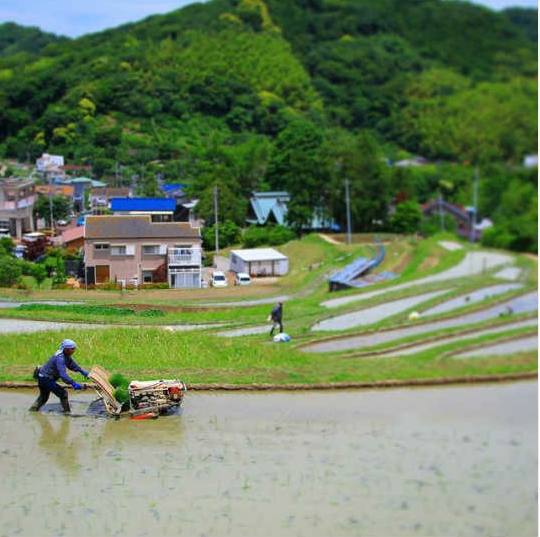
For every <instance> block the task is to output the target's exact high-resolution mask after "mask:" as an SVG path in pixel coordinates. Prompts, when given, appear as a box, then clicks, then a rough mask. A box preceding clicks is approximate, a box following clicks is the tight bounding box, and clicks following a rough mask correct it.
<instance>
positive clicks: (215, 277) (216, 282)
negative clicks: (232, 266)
mask: <svg viewBox="0 0 540 537" xmlns="http://www.w3.org/2000/svg"><path fill="white" fill-rule="evenodd" d="M210 285H211V286H212V287H227V278H226V276H225V273H224V272H222V271H221V270H215V271H214V272H212V280H211V281H210Z"/></svg>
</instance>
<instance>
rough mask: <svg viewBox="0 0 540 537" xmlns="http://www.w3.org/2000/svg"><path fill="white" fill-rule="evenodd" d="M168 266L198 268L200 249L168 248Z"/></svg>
mask: <svg viewBox="0 0 540 537" xmlns="http://www.w3.org/2000/svg"><path fill="white" fill-rule="evenodd" d="M167 260H168V264H169V265H182V266H187V265H190V266H200V265H201V249H200V248H169V251H168V254H167Z"/></svg>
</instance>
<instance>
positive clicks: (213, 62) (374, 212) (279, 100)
mask: <svg viewBox="0 0 540 537" xmlns="http://www.w3.org/2000/svg"><path fill="white" fill-rule="evenodd" d="M535 17H536V11H534V10H523V11H520V12H519V13H517V12H514V11H511V10H507V11H506V12H502V13H497V12H494V11H491V10H489V9H486V8H483V7H480V6H477V5H472V4H468V3H466V2H461V1H455V2H454V1H441V0H407V1H404V0H377V2H374V1H372V0H289V1H287V2H283V1H281V0H211V1H209V2H207V3H204V4H193V5H191V6H188V7H186V8H184V9H181V10H177V11H174V12H171V13H169V14H166V15H159V16H152V17H149V18H148V19H146V20H144V21H141V22H138V23H134V24H128V25H125V26H122V27H119V28H116V29H113V30H108V31H106V32H101V33H97V34H92V35H88V36H84V37H81V38H79V39H75V40H54V39H52V40H51V41H50V42H48V43H47V45H46V46H44V47H43V48H40V49H39V50H37V51H36V50H32V51H31V52H27V53H15V50H16V49H13V48H12V47H13V46H14V45H13V44H11V45H10V47H11V48H10V47H7V48H6V47H5V46H3V45H2V41H0V55H3V56H5V57H0V105H1V106H0V156H4V157H15V158H19V159H26V158H28V156H29V157H30V158H31V159H34V158H35V157H36V156H38V155H40V154H41V153H42V152H43V151H48V152H51V153H60V154H63V155H64V156H65V157H66V158H67V159H68V160H69V161H71V162H74V163H90V164H92V166H93V170H94V173H95V174H96V175H97V176H99V177H101V178H105V179H106V178H107V177H109V178H110V179H111V180H112V178H113V177H116V178H117V179H116V180H117V181H122V180H124V181H127V180H129V179H130V178H132V177H134V176H135V175H137V176H138V179H137V181H138V184H139V188H140V192H141V193H144V194H147V195H153V194H156V193H157V180H156V174H157V173H159V174H161V176H162V177H163V178H164V179H165V180H166V181H179V180H180V181H181V182H184V183H187V184H189V188H190V189H191V190H192V193H193V194H194V195H196V196H197V197H198V198H200V199H201V203H200V207H201V210H202V211H203V212H204V211H205V208H207V209H206V210H207V211H211V206H212V204H211V203H210V202H209V200H210V197H211V192H212V186H213V185H214V184H215V183H216V182H217V183H219V185H220V195H221V199H222V200H223V205H224V207H223V210H222V217H223V218H226V219H230V220H233V221H235V222H236V223H238V224H243V223H244V221H245V220H244V219H245V212H246V208H247V203H246V198H247V196H248V195H249V193H250V191H251V190H253V189H269V188H275V189H286V190H289V192H290V193H291V196H292V199H291V204H290V217H291V221H292V223H293V224H294V225H295V226H296V227H298V228H300V227H301V226H302V225H303V224H305V223H306V222H307V221H308V219H309V215H310V213H311V212H312V210H314V209H315V208H317V209H319V210H321V211H323V212H326V213H327V214H328V215H329V216H331V217H333V218H335V219H336V220H337V221H338V222H341V223H343V178H344V177H346V176H347V177H349V178H350V179H351V181H352V189H353V197H354V200H355V201H354V202H353V215H354V221H355V223H356V225H357V226H358V227H359V228H361V229H372V228H373V227H377V226H379V227H380V226H383V227H384V226H387V225H388V222H387V218H386V207H387V205H388V203H389V202H390V201H392V200H393V199H394V198H395V197H396V196H398V198H400V199H412V200H416V201H419V202H423V201H426V200H427V199H429V198H431V197H433V196H435V195H438V193H439V192H441V193H442V194H443V195H444V196H445V198H446V199H449V200H451V201H454V202H458V203H463V204H470V203H471V200H472V178H473V173H474V167H475V166H479V169H480V171H481V173H480V177H481V187H482V188H483V189H486V190H487V191H489V190H490V186H489V181H490V180H491V177H493V174H494V173H495V174H496V175H497V177H499V178H500V177H505V178H507V179H505V181H506V183H508V182H509V181H511V180H516V181H519V184H520V185H521V184H532V183H531V181H532V178H531V177H529V176H528V175H527V173H526V172H521V171H518V168H517V167H518V166H519V165H520V164H521V162H522V159H523V157H524V156H525V155H526V154H528V153H535V152H536V144H537V142H536V140H537V116H538V114H537V52H536V46H537V45H536V43H535V42H534V41H533V40H532V38H531V28H532V21H533V19H534V18H535ZM23 41H24V38H23V37H21V40H20V43H21V50H25V49H24V47H22V43H23ZM6 50H11V52H9V53H8V54H7V55H6V54H5V51H6ZM409 154H416V155H418V154H419V155H422V156H424V157H426V158H428V159H429V160H431V161H432V162H434V163H439V164H436V165H435V164H433V165H431V166H427V167H421V169H420V168H415V169H412V168H409V169H404V168H396V167H392V166H389V165H388V164H387V161H388V159H390V160H392V161H395V160H399V159H400V158H403V157H406V156H407V155H409ZM488 168H489V169H491V170H493V169H496V171H495V172H493V173H489V174H488V173H484V171H486V172H487V170H488ZM118 170H120V172H118ZM525 175H527V178H526V179H523V177H524V176H525ZM523 182H525V183H523ZM503 194H504V192H500V196H499V198H498V199H496V200H491V201H492V202H494V203H495V205H490V206H489V207H486V209H487V210H486V213H487V212H489V213H494V212H496V211H497V210H499V208H500V207H501V206H502V205H501V204H502V203H503ZM526 210H527V208H526ZM531 210H532V209H531ZM203 216H204V214H203ZM518 227H519V229H521V228H522V226H518ZM509 233H510V235H512V233H514V231H512V232H510V231H509ZM529 239H530V240H529V242H530V243H533V242H535V240H534V237H529ZM511 242H512V241H511V240H510V243H511Z"/></svg>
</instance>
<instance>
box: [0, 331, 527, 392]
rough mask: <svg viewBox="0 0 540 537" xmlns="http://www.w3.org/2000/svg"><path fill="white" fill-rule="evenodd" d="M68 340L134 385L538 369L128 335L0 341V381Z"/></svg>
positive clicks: (24, 373) (83, 356)
mask: <svg viewBox="0 0 540 537" xmlns="http://www.w3.org/2000/svg"><path fill="white" fill-rule="evenodd" d="M68 335H69V336H70V337H72V338H74V339H75V340H76V341H77V343H78V350H77V353H76V356H75V358H76V360H77V361H78V363H79V364H80V365H81V366H82V367H85V368H89V367H90V366H92V365H94V364H99V365H101V366H103V367H105V368H106V369H108V370H109V371H111V372H121V373H122V374H123V375H124V376H126V377H128V378H132V379H133V378H136V379H151V378H167V377H179V378H181V379H183V380H184V381H186V382H188V383H231V384H249V383H274V384H278V385H279V384H289V383H306V384H311V383H327V382H374V381H382V380H388V379H395V380H408V379H429V378H439V377H457V376H471V375H488V374H489V375H505V374H509V373H516V372H522V371H533V370H535V369H536V367H537V363H536V362H537V357H536V353H534V352H533V353H521V354H518V355H515V356H513V357H511V359H510V358H509V357H507V356H497V357H490V358H488V357H486V358H474V359H473V358H469V359H467V360H456V359H452V358H446V359H440V358H439V356H440V351H436V350H430V351H425V352H422V353H419V354H417V355H413V356H403V357H399V358H392V359H377V358H370V359H367V358H339V357H336V358H329V357H328V356H325V355H319V354H308V353H302V352H300V351H298V350H296V349H294V348H292V347H290V346H288V345H286V344H279V345H278V344H271V343H268V344H262V343H261V342H260V341H257V342H256V345H254V344H253V341H250V340H249V339H242V338H234V339H224V338H219V337H217V336H213V335H210V334H208V333H202V332H197V333H193V332H192V333H188V334H186V333H177V332H176V333H171V332H164V331H162V330H160V329H139V330H137V329H133V328H123V329H106V330H99V331H89V330H80V331H79V330H76V331H73V330H70V331H69V333H68V334H67V333H66V334H63V333H50V332H40V333H37V334H22V335H0V347H1V348H3V349H11V351H10V352H9V353H3V354H2V357H1V359H0V380H1V381H6V380H31V372H32V370H33V367H34V366H35V364H36V363H37V362H39V363H43V362H44V361H45V360H46V359H47V358H48V356H49V355H51V354H52V353H53V352H54V351H55V350H56V348H57V347H58V344H59V342H60V340H61V338H62V337H65V336H68ZM486 340H487V338H486ZM454 346H455V344H452V345H448V346H446V347H448V349H451V348H453V347H454ZM446 347H445V350H448V349H446ZM74 376H77V375H74Z"/></svg>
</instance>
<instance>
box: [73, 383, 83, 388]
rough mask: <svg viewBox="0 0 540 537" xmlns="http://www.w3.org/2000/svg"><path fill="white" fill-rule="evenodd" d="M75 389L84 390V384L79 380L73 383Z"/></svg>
mask: <svg viewBox="0 0 540 537" xmlns="http://www.w3.org/2000/svg"><path fill="white" fill-rule="evenodd" d="M73 389H74V390H82V386H81V385H80V384H79V383H78V382H74V383H73Z"/></svg>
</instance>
